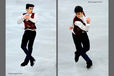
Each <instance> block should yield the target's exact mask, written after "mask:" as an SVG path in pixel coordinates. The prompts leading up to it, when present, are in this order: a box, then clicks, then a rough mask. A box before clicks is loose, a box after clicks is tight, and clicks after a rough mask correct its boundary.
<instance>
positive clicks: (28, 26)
mask: <svg viewBox="0 0 114 76" xmlns="http://www.w3.org/2000/svg"><path fill="white" fill-rule="evenodd" d="M23 15H27V13H23ZM34 15H35V13H31V14H30V17H31V18H32V19H34ZM23 22H24V26H25V30H31V31H35V30H36V25H35V23H33V22H32V21H30V20H24V21H23Z"/></svg>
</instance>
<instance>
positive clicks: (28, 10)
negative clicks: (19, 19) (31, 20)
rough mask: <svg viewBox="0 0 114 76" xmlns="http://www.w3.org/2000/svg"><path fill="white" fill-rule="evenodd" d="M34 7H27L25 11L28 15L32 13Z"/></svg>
mask: <svg viewBox="0 0 114 76" xmlns="http://www.w3.org/2000/svg"><path fill="white" fill-rule="evenodd" d="M33 8H34V7H29V8H28V9H26V10H27V12H28V13H32V11H33Z"/></svg>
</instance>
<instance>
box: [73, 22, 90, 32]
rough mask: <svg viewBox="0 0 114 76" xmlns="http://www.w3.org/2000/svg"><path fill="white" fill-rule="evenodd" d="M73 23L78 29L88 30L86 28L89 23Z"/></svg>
mask: <svg viewBox="0 0 114 76" xmlns="http://www.w3.org/2000/svg"><path fill="white" fill-rule="evenodd" d="M75 25H77V26H78V27H79V28H80V29H82V30H84V31H88V28H89V26H90V24H86V25H83V23H81V22H80V21H76V22H75Z"/></svg>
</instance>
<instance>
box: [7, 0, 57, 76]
mask: <svg viewBox="0 0 114 76" xmlns="http://www.w3.org/2000/svg"><path fill="white" fill-rule="evenodd" d="M26 3H33V4H34V5H35V8H34V12H35V13H38V23H37V24H36V26H37V36H36V39H35V43H34V47H33V53H32V55H33V56H34V57H35V59H36V62H35V65H34V66H33V67H31V66H30V65H28V66H26V67H21V66H20V64H21V63H22V62H23V60H24V58H25V54H24V52H23V51H22V49H21V48H20V45H21V39H22V35H23V32H24V25H23V24H20V25H19V24H17V18H18V16H20V15H21V14H22V13H24V12H26V10H25V4H26ZM55 8H56V1H55V0H6V76H15V75H16V76H45V75H46V76H55V75H56V72H55V71H56V10H55Z"/></svg>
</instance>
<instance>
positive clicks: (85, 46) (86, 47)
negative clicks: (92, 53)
mask: <svg viewBox="0 0 114 76" xmlns="http://www.w3.org/2000/svg"><path fill="white" fill-rule="evenodd" d="M81 36H82V37H81V38H83V39H81V40H82V44H83V51H84V52H85V53H86V52H87V51H88V50H89V49H90V41H89V38H88V35H87V33H86V32H85V33H83V34H82V35H81Z"/></svg>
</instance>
